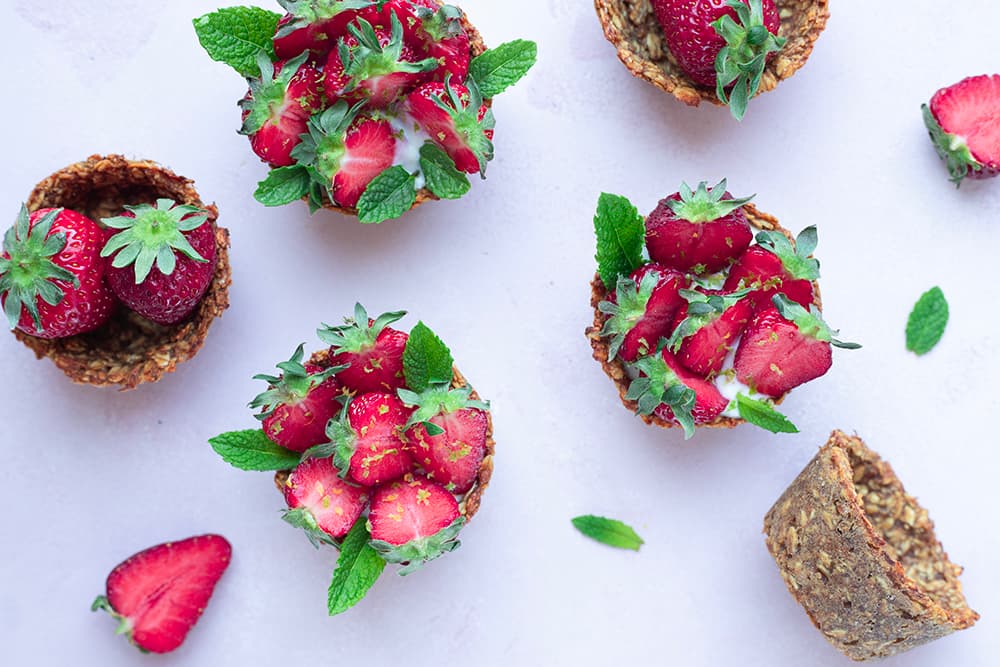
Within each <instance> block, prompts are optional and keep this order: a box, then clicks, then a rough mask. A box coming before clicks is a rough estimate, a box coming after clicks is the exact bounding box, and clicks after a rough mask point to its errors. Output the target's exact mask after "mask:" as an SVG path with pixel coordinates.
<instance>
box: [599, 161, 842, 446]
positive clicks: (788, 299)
mask: <svg viewBox="0 0 1000 667" xmlns="http://www.w3.org/2000/svg"><path fill="white" fill-rule="evenodd" d="M750 199H751V198H750V197H747V198H734V197H733V196H732V195H730V193H729V192H728V191H727V190H726V181H725V180H723V181H722V182H721V183H719V184H718V185H716V186H715V187H712V188H709V187H708V184H707V183H705V182H702V183H700V184H698V186H697V188H695V189H694V190H692V189H691V188H690V187H688V186H687V185H686V184H682V186H681V189H680V191H679V192H676V193H674V194H671V195H669V196H668V197H666V198H664V199H662V200H661V201H660V202H659V204H658V205H657V206H656V208H655V209H654V210H653V212H652V213H650V214H649V216H648V217H646V218H645V219H643V217H642V216H640V215H639V213H638V211H637V210H636V208H635V206H633V205H632V204H631V203H630V202H629V201H628V200H627V199H626V198H624V197H621V196H618V195H611V194H607V193H605V194H602V195H601V198H600V201H599V202H598V208H597V215H596V216H595V217H594V228H595V231H596V234H597V263H598V270H597V274H596V275H595V276H594V279H593V281H592V283H591V305H592V306H593V308H594V321H593V324H592V326H591V327H589V328H588V329H587V337H588V339H589V340H590V343H591V347H592V348H593V353H594V358H595V359H596V360H597V361H598V362H600V364H601V367H602V368H603V369H604V372H605V373H606V374H607V375H608V377H609V378H611V380H612V381H613V382H614V384H615V386H616V387H617V389H618V393H619V395H620V397H621V400H622V403H624V405H625V406H626V407H627V408H629V409H630V410H633V411H635V412H636V414H638V415H640V416H641V417H642V419H643V420H644V421H645V422H646V423H648V424H655V425H657V426H661V427H664V428H672V427H674V426H678V425H679V426H681V427H682V428H683V429H684V433H685V437H687V438H690V437H692V436H693V435H694V433H695V429H696V428H697V427H715V428H720V427H721V428H733V427H735V426H737V425H739V424H741V423H744V422H750V423H752V424H755V425H757V426H759V427H761V428H764V429H766V430H768V431H771V432H773V433H782V432H785V433H794V432H797V429H796V427H795V425H794V424H793V423H792V422H791V421H790V420H789V419H788V418H787V417H785V416H784V415H782V414H781V413H779V412H778V410H777V409H776V406H777V405H778V404H779V403H780V402H781V401H782V399H783V398H784V397H785V395H786V394H787V393H788V392H789V391H791V390H792V389H794V388H795V387H797V386H799V385H801V384H803V383H805V382H809V381H810V380H813V379H815V378H818V377H820V376H821V375H824V374H825V373H826V372H827V371H828V370H829V369H830V367H831V365H832V363H833V354H832V348H833V347H842V348H857V347H859V346H858V345H857V344H856V343H845V342H842V341H840V340H838V339H837V338H836V334H837V332H836V331H834V330H832V329H831V328H830V327H829V325H827V324H826V322H824V321H823V316H822V312H821V302H820V295H819V284H818V283H817V280H818V279H819V262H818V261H817V260H816V259H815V258H814V257H813V251H814V250H815V248H816V245H817V241H818V237H817V233H816V228H815V227H807V228H805V229H804V230H802V232H801V233H800V234H799V235H798V237H797V238H793V237H792V235H791V234H790V233H789V232H788V231H787V230H785V229H783V228H782V227H781V226H780V225H779V224H778V221H777V220H776V219H775V218H774V217H773V216H770V215H768V214H766V213H762V212H761V211H758V210H757V209H756V208H755V207H754V206H753V205H752V204H750V203H749V201H750ZM754 230H757V234H756V238H755V236H754ZM755 240H756V243H754V241H755Z"/></svg>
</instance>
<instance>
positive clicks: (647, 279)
mask: <svg viewBox="0 0 1000 667" xmlns="http://www.w3.org/2000/svg"><path fill="white" fill-rule="evenodd" d="M688 283H689V281H688V280H687V278H686V277H685V276H684V274H683V273H680V272H679V271H675V270H673V269H669V268H667V267H665V266H662V265H659V264H646V265H644V266H642V267H640V268H638V269H637V270H636V271H635V272H634V273H633V274H632V275H631V277H629V278H625V277H624V276H622V277H620V278H619V279H618V287H617V289H615V291H614V293H613V294H612V295H611V299H610V300H608V301H602V302H601V303H600V304H599V305H598V308H599V309H600V311H601V312H602V313H604V314H605V315H607V316H608V319H607V320H605V322H604V328H603V329H601V335H602V336H611V337H612V338H611V345H610V347H609V350H608V358H609V359H614V358H616V357H619V358H621V359H623V360H624V361H635V360H636V359H637V358H639V357H640V356H644V355H646V354H650V353H651V352H655V351H656V349H657V347H658V345H659V342H660V339H661V338H666V337H668V336H669V335H670V332H671V330H672V328H673V322H674V317H675V315H676V313H677V311H678V310H680V309H681V308H682V306H684V305H685V301H684V299H683V297H681V295H680V293H679V290H681V289H684V288H685V287H687V286H688Z"/></svg>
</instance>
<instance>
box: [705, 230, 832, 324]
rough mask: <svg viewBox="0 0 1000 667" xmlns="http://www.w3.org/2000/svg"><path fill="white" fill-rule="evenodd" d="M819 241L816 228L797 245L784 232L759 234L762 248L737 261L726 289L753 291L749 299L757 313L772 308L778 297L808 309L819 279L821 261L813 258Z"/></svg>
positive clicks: (755, 247) (798, 238)
mask: <svg viewBox="0 0 1000 667" xmlns="http://www.w3.org/2000/svg"><path fill="white" fill-rule="evenodd" d="M818 240H819V239H818V236H817V233H816V227H815V226H809V227H806V228H805V229H803V230H802V231H801V232H800V233H799V235H798V237H797V238H796V240H795V243H794V244H792V242H791V241H789V240H788V237H786V236H785V235H784V234H782V233H781V232H776V231H762V232H759V233H758V234H757V243H758V244H759V245H757V246H754V247H751V248H749V249H748V250H747V251H746V252H745V253H743V256H742V257H740V258H739V259H738V260H737V261H736V263H735V264H734V265H733V267H732V269H731V270H730V271H729V276H728V277H727V278H726V283H725V286H724V288H723V289H724V290H725V291H727V292H732V291H735V290H738V289H742V288H751V289H753V290H754V292H753V293H752V294H751V295H750V297H749V298H750V299H752V300H753V303H754V308H755V309H760V308H768V307H770V303H771V297H773V296H774V295H775V294H784V295H786V296H788V297H789V298H790V299H791V300H792V301H795V302H796V303H798V304H800V305H802V306H803V307H808V306H809V305H810V304H811V303H812V302H813V298H814V293H813V285H812V282H813V281H814V280H817V279H818V278H819V261H818V260H817V259H815V258H814V257H812V254H813V251H814V250H815V249H816V245H817V243H818Z"/></svg>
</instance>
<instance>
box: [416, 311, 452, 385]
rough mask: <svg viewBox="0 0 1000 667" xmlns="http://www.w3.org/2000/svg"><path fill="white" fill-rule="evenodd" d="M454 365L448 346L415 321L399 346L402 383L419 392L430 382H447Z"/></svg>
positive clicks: (421, 323)
mask: <svg viewBox="0 0 1000 667" xmlns="http://www.w3.org/2000/svg"><path fill="white" fill-rule="evenodd" d="M454 364H455V360H454V359H453V358H452V356H451V350H449V349H448V346H447V345H445V344H444V342H443V341H442V340H441V339H440V338H438V337H437V335H436V334H435V333H434V332H433V331H431V330H430V328H429V327H428V326H427V325H426V324H424V323H423V322H417V326H415V327H413V330H412V331H411V332H410V336H409V338H407V340H406V347H405V348H404V349H403V377H405V378H406V386H407V387H409V388H410V389H411V390H413V391H415V392H417V393H419V392H422V391H424V390H425V389H427V387H429V386H430V385H431V383H434V382H447V383H451V377H452V373H453V369H452V366H454Z"/></svg>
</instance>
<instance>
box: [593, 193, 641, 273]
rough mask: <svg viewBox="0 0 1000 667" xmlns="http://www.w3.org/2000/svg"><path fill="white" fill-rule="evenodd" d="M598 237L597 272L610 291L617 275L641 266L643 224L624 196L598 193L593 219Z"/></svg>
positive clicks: (633, 207) (636, 211)
mask: <svg viewBox="0 0 1000 667" xmlns="http://www.w3.org/2000/svg"><path fill="white" fill-rule="evenodd" d="M594 232H595V233H596V234H597V272H598V274H599V275H600V276H601V280H602V281H603V282H604V286H605V287H607V288H608V289H609V290H613V289H615V287H616V286H617V284H618V276H624V275H628V274H630V273H632V272H633V271H635V270H636V269H637V268H639V266H640V265H641V264H642V248H643V244H644V243H645V241H646V225H645V222H644V221H643V219H642V216H641V215H639V211H638V209H636V207H635V206H633V205H632V202H630V201H629V200H628V199H626V198H625V197H621V196H619V195H612V194H608V193H607V192H604V193H601V198H600V199H599V200H598V201H597V214H596V215H595V216H594Z"/></svg>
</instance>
